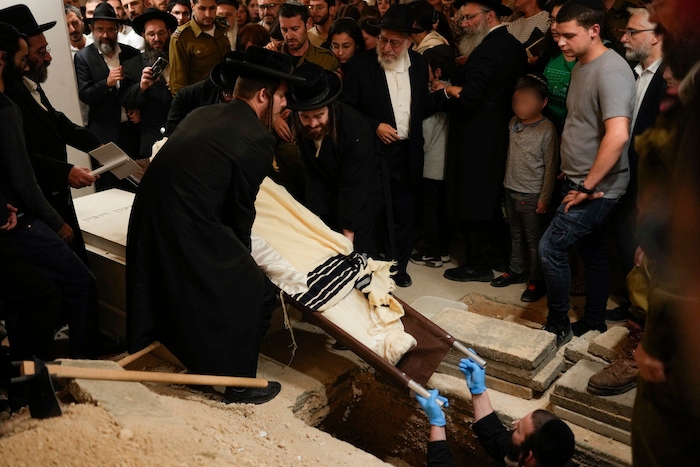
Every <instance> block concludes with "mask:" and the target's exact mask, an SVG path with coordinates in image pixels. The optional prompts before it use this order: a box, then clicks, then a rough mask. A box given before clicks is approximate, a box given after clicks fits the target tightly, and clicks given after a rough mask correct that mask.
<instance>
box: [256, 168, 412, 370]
mask: <svg viewBox="0 0 700 467" xmlns="http://www.w3.org/2000/svg"><path fill="white" fill-rule="evenodd" d="M255 209H256V216H255V222H254V224H253V233H252V235H251V247H252V253H251V254H252V256H253V258H254V259H255V261H256V262H257V263H258V265H259V266H260V267H261V268H262V270H263V271H264V272H265V274H267V276H268V277H269V278H270V280H271V281H272V282H273V283H274V284H275V285H276V286H278V287H279V288H280V289H282V290H283V291H284V292H286V293H287V294H289V295H290V296H291V297H293V298H294V299H295V300H297V301H299V302H300V303H302V304H304V305H306V306H308V307H309V308H311V309H312V310H315V311H319V312H323V313H324V316H325V317H326V318H328V319H329V320H330V321H332V322H333V323H335V324H336V325H338V326H339V327H341V328H342V329H343V330H345V331H346V332H348V333H350V334H351V335H352V336H353V337H355V338H356V339H357V340H359V341H360V342H361V343H363V344H364V345H366V346H367V347H369V348H371V349H372V350H373V351H374V352H376V353H377V354H378V355H380V356H381V357H383V358H385V359H386V360H388V361H389V362H391V363H392V364H396V363H397V362H398V361H399V360H400V359H401V357H402V356H403V354H404V353H406V352H408V351H409V350H411V349H412V348H413V347H415V346H416V340H415V339H414V338H413V336H411V335H410V334H408V333H406V332H405V331H404V328H403V324H402V323H401V320H400V319H401V317H402V316H403V315H404V311H403V307H402V306H401V304H400V303H399V302H398V301H397V300H396V298H395V297H394V296H393V295H392V294H391V292H392V291H393V290H394V288H395V285H394V281H393V280H392V279H391V273H390V271H389V269H390V268H391V265H392V263H390V262H386V261H375V260H373V259H371V258H365V257H364V256H362V255H358V254H357V253H354V252H353V246H352V242H351V241H350V240H349V239H347V238H346V237H345V236H344V235H341V234H339V233H337V232H334V231H333V230H331V229H330V228H329V227H328V226H326V225H325V224H324V223H323V221H321V219H319V218H318V217H317V216H316V215H315V214H313V213H312V212H311V211H309V210H308V209H306V208H305V207H304V206H303V205H301V204H300V203H299V202H297V201H296V200H295V199H294V198H293V197H292V196H291V195H290V194H289V193H288V192H287V191H286V190H285V189H284V188H283V187H281V186H279V185H277V184H276V183H275V182H273V181H272V180H270V179H269V178H266V179H265V180H264V181H263V183H262V185H261V186H260V192H259V193H258V197H257V199H256V201H255Z"/></svg>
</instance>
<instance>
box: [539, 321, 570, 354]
mask: <svg viewBox="0 0 700 467" xmlns="http://www.w3.org/2000/svg"><path fill="white" fill-rule="evenodd" d="M542 329H543V330H545V331H547V332H551V333H552V334H554V335H555V336H556V337H557V348H559V347H561V346H562V345H564V344H566V343H567V342H569V341H570V340H571V338H572V337H573V336H574V334H573V333H572V332H571V325H570V324H568V323H567V324H566V325H560V324H553V323H549V322H547V323H544V326H542Z"/></svg>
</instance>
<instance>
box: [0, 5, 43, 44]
mask: <svg viewBox="0 0 700 467" xmlns="http://www.w3.org/2000/svg"><path fill="white" fill-rule="evenodd" d="M0 21H2V22H3V23H8V24H11V25H13V26H14V27H15V28H16V29H17V30H18V31H19V32H20V33H22V34H24V35H26V36H27V37H32V36H36V35H38V34H41V33H43V32H44V31H48V30H49V29H51V28H52V27H54V26H56V21H50V22H48V23H44V24H38V23H37V22H36V19H34V15H33V14H32V11H31V10H30V9H29V7H28V6H27V5H21V4H20V5H13V6H10V7H7V8H3V9H2V10H0Z"/></svg>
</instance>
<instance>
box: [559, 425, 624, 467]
mask: <svg viewBox="0 0 700 467" xmlns="http://www.w3.org/2000/svg"><path fill="white" fill-rule="evenodd" d="M565 423H566V424H567V425H569V428H571V431H573V432H574V438H575V439H576V450H575V451H574V459H573V460H574V463H576V464H578V465H579V466H581V467H602V466H610V467H613V466H614V467H631V465H632V449H631V448H630V447H629V446H627V445H626V444H625V443H621V442H619V441H616V440H614V439H612V438H609V437H607V436H603V435H600V434H598V433H595V432H593V431H590V430H587V429H585V428H583V427H581V426H578V425H576V424H575V423H571V422H569V421H566V420H565Z"/></svg>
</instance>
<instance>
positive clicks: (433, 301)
mask: <svg viewBox="0 0 700 467" xmlns="http://www.w3.org/2000/svg"><path fill="white" fill-rule="evenodd" d="M411 307H413V309H415V310H416V311H417V312H418V313H420V314H422V315H423V316H425V317H426V318H428V319H430V318H432V317H433V316H435V315H436V314H438V313H440V312H441V311H442V310H444V309H445V308H456V309H458V310H467V309H468V308H467V305H465V304H464V303H462V302H458V301H456V300H447V299H446V298H441V297H433V296H430V295H426V296H423V297H420V298H419V299H418V300H416V301H414V302H413V303H411Z"/></svg>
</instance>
